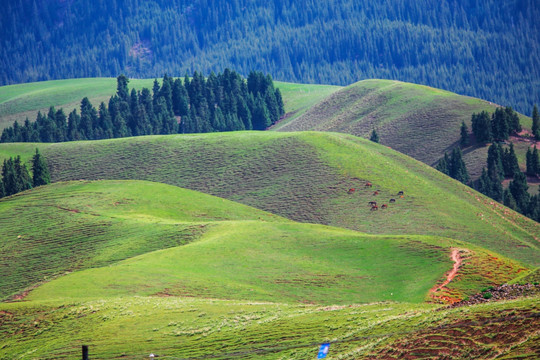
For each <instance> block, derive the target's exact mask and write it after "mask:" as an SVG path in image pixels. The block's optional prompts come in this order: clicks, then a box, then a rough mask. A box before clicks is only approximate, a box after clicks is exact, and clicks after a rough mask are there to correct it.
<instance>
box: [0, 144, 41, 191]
mask: <svg viewBox="0 0 540 360" xmlns="http://www.w3.org/2000/svg"><path fill="white" fill-rule="evenodd" d="M1 173H2V181H0V197H4V196H9V195H13V194H16V193H18V192H21V191H24V190H28V189H31V188H32V187H36V186H41V185H46V184H49V183H50V182H51V178H50V175H49V169H48V166H47V162H46V161H45V159H44V158H43V156H42V155H41V154H40V152H39V150H38V149H36V153H35V154H34V156H33V158H32V174H33V175H32V177H30V173H29V172H28V168H27V167H26V164H23V163H22V161H21V157H20V156H15V158H13V157H10V158H9V159H5V160H4V163H3V164H2V169H1Z"/></svg>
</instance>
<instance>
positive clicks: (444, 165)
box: [435, 152, 450, 176]
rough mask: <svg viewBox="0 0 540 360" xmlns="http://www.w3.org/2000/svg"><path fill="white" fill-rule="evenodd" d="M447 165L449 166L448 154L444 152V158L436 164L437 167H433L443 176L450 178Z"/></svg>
mask: <svg viewBox="0 0 540 360" xmlns="http://www.w3.org/2000/svg"><path fill="white" fill-rule="evenodd" d="M449 164H450V158H449V157H448V154H447V153H446V152H445V153H444V156H443V157H442V158H441V159H440V160H439V162H438V163H437V166H436V167H435V169H437V170H439V171H440V172H442V173H443V174H445V175H448V176H450V170H449V169H450V167H449Z"/></svg>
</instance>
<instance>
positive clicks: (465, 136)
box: [459, 121, 469, 147]
mask: <svg viewBox="0 0 540 360" xmlns="http://www.w3.org/2000/svg"><path fill="white" fill-rule="evenodd" d="M460 133H461V138H460V140H459V144H460V145H461V146H462V147H465V146H467V145H469V130H468V129H467V125H466V124H465V121H462V122H461V129H460Z"/></svg>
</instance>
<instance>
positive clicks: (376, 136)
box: [369, 129, 379, 143]
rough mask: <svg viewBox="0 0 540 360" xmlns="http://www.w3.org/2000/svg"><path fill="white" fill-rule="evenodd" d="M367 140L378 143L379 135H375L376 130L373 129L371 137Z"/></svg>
mask: <svg viewBox="0 0 540 360" xmlns="http://www.w3.org/2000/svg"><path fill="white" fill-rule="evenodd" d="M369 140H371V141H373V142H376V143H378V142H379V134H377V130H375V129H373V131H372V132H371V136H370V137H369Z"/></svg>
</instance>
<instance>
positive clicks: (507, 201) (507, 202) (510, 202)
mask: <svg viewBox="0 0 540 360" xmlns="http://www.w3.org/2000/svg"><path fill="white" fill-rule="evenodd" d="M503 204H504V206H506V207H508V208H510V209H512V210H514V211H518V206H517V203H516V199H514V196H513V195H512V193H511V192H510V190H509V189H506V190H504V202H503Z"/></svg>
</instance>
